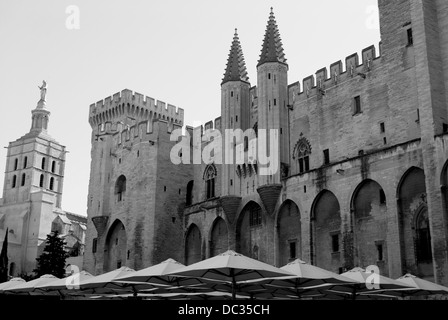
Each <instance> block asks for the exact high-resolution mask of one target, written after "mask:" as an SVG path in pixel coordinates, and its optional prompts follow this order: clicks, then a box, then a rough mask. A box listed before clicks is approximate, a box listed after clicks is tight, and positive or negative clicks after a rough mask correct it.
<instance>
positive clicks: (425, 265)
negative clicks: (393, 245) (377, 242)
mask: <svg viewBox="0 0 448 320" xmlns="http://www.w3.org/2000/svg"><path fill="white" fill-rule="evenodd" d="M397 193H398V202H399V208H400V210H399V212H400V216H399V221H400V242H401V252H402V261H403V269H404V270H403V273H407V272H409V273H412V274H415V275H416V276H418V277H422V278H427V279H433V277H434V266H433V263H432V254H430V253H431V240H430V239H431V234H430V231H429V221H428V207H427V203H426V185H425V173H424V171H423V170H422V169H420V168H416V167H412V168H410V169H409V170H408V171H407V172H406V173H405V174H404V175H403V177H402V179H401V181H400V183H399V185H398V192H397Z"/></svg>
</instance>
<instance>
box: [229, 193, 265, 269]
mask: <svg viewBox="0 0 448 320" xmlns="http://www.w3.org/2000/svg"><path fill="white" fill-rule="evenodd" d="M263 229H264V228H263V217H262V210H261V207H260V205H259V204H258V203H256V202H254V201H250V202H249V203H248V204H247V205H246V206H245V207H244V208H243V210H242V211H241V214H240V216H239V219H238V223H237V232H236V242H237V243H236V248H237V251H238V252H239V253H241V254H243V255H245V256H248V257H251V258H254V259H258V260H261V261H264V260H265V259H266V252H265V246H264V233H263Z"/></svg>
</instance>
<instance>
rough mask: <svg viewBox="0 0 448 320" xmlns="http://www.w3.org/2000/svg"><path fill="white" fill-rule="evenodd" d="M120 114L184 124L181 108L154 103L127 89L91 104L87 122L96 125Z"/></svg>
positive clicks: (146, 97)
mask: <svg viewBox="0 0 448 320" xmlns="http://www.w3.org/2000/svg"><path fill="white" fill-rule="evenodd" d="M122 114H127V115H129V116H135V117H140V118H143V119H151V120H152V118H153V117H154V116H156V117H157V118H159V117H160V118H162V119H167V120H170V121H172V122H174V123H177V124H180V125H182V124H183V122H184V110H183V109H182V108H176V107H175V106H173V105H171V104H166V103H165V102H163V101H161V100H157V101H156V100H155V99H153V98H151V97H148V96H144V95H142V94H140V93H138V92H133V91H132V90H129V89H124V90H122V91H121V92H117V93H115V94H114V95H112V96H109V97H106V98H105V99H103V100H100V101H98V102H96V103H94V104H91V105H90V109H89V122H90V123H91V124H95V125H98V124H100V123H103V122H105V121H108V120H111V118H112V117H119V116H121V115H122ZM143 119H142V120H143ZM154 119H155V118H154Z"/></svg>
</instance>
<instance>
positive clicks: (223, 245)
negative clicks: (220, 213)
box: [210, 218, 229, 257]
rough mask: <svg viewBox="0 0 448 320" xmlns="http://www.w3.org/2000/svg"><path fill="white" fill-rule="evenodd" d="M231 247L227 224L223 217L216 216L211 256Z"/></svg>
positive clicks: (211, 242)
mask: <svg viewBox="0 0 448 320" xmlns="http://www.w3.org/2000/svg"><path fill="white" fill-rule="evenodd" d="M228 248H229V236H228V231H227V225H226V222H225V221H224V219H223V218H216V220H215V222H214V223H213V227H212V232H211V239H210V256H211V257H214V256H216V255H218V254H220V253H223V252H226V251H227V250H228Z"/></svg>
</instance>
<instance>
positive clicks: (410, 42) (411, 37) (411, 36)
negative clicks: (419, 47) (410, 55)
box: [406, 28, 414, 46]
mask: <svg viewBox="0 0 448 320" xmlns="http://www.w3.org/2000/svg"><path fill="white" fill-rule="evenodd" d="M406 33H407V36H408V46H412V45H413V44H414V34H413V32H412V28H409V29H408V30H407V31H406Z"/></svg>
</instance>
